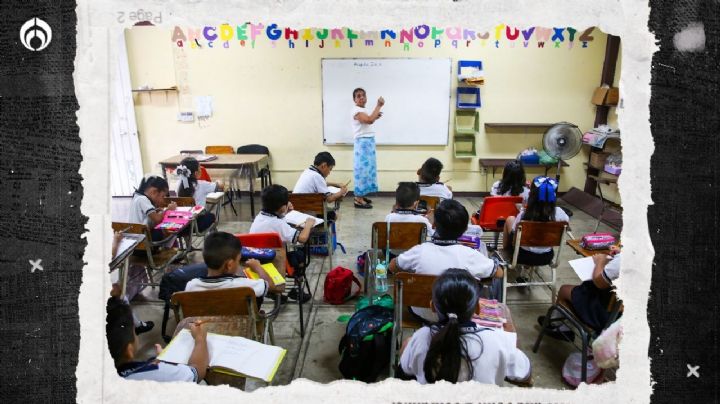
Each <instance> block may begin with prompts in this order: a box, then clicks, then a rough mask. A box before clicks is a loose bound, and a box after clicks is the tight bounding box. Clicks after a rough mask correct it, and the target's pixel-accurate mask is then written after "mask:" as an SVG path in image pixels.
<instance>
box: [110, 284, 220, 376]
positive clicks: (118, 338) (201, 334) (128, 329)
mask: <svg viewBox="0 0 720 404" xmlns="http://www.w3.org/2000/svg"><path fill="white" fill-rule="evenodd" d="M105 332H106V336H107V341H108V348H109V349H110V355H111V356H112V358H113V359H114V361H115V368H116V369H117V372H118V374H119V375H120V376H121V377H124V378H126V379H129V380H153V381H156V382H178V381H184V382H193V383H198V382H200V381H201V380H202V379H204V378H205V372H206V370H207V367H208V347H207V331H205V327H204V326H203V325H202V322H195V323H194V324H192V325H191V326H190V334H191V335H192V337H193V339H194V340H195V347H194V348H193V351H192V353H191V354H190V359H189V360H188V364H187V365H182V364H177V365H176V364H172V363H166V362H162V361H159V360H156V359H154V358H152V359H150V360H138V358H137V357H136V354H137V348H138V339H137V336H136V335H135V331H134V327H133V316H132V310H131V309H130V306H128V305H127V304H125V303H124V302H123V301H122V300H120V299H117V298H112V297H111V298H110V300H108V304H107V319H106V324H105ZM156 348H159V345H157V346H156ZM158 353H159V349H158Z"/></svg>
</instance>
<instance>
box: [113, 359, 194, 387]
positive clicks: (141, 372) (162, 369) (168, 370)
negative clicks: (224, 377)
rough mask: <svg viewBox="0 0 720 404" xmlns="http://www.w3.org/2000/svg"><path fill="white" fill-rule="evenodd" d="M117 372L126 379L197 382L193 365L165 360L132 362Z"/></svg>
mask: <svg viewBox="0 0 720 404" xmlns="http://www.w3.org/2000/svg"><path fill="white" fill-rule="evenodd" d="M118 374H120V376H122V377H124V378H125V379H128V380H153V381H156V382H193V383H197V382H199V381H200V380H199V378H198V374H197V370H195V368H194V367H192V366H188V365H183V364H177V365H176V364H173V363H165V362H158V363H152V362H133V363H128V364H126V365H124V366H123V367H121V368H120V369H118Z"/></svg>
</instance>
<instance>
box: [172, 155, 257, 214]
mask: <svg viewBox="0 0 720 404" xmlns="http://www.w3.org/2000/svg"><path fill="white" fill-rule="evenodd" d="M215 156H216V157H217V158H216V159H213V160H210V161H201V162H200V165H202V166H203V167H205V168H210V169H230V170H237V172H238V174H239V175H240V176H244V175H245V174H246V175H247V179H248V186H249V191H250V214H251V216H252V217H255V201H254V199H253V194H254V192H255V178H257V176H258V171H259V169H258V166H259V165H260V163H261V162H262V161H263V160H265V159H267V158H268V156H267V155H265V154H217V155H215ZM185 157H188V156H186V155H182V154H178V155H175V156H172V157H169V158H167V159H165V160H163V161H161V162H160V167H161V168H162V173H163V177H165V179H167V174H166V169H168V168H176V167H177V166H178V165H179V164H180V162H181V161H182V160H183V159H184V158H185Z"/></svg>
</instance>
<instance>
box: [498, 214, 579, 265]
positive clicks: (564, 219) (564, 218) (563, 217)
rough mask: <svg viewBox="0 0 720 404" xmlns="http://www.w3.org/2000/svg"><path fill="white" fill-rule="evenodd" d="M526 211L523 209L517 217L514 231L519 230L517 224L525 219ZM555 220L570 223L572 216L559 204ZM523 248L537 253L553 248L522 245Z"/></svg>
mask: <svg viewBox="0 0 720 404" xmlns="http://www.w3.org/2000/svg"><path fill="white" fill-rule="evenodd" d="M524 213H525V210H521V211H520V213H518V215H517V216H516V217H515V222H513V229H512V231H513V232H515V231H517V226H518V224H519V223H520V221H521V220H523V219H522V218H523V215H524ZM555 221H556V222H568V223H570V218H569V217H568V215H567V214H566V213H565V211H564V210H562V209H560V208H559V207H558V206H556V207H555ZM520 248H522V249H523V250H527V251H530V252H532V253H535V254H544V253H546V252H548V251H550V250H552V248H551V247H520Z"/></svg>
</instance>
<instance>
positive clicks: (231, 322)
mask: <svg viewBox="0 0 720 404" xmlns="http://www.w3.org/2000/svg"><path fill="white" fill-rule="evenodd" d="M198 320H202V321H203V323H205V329H206V330H207V332H209V333H215V334H221V335H230V336H234V337H244V338H247V339H252V338H253V328H254V324H253V323H252V321H251V319H250V316H198V317H186V318H184V319H183V320H182V321H180V324H178V325H177V327H175V333H174V334H173V336H175V335H177V334H178V333H179V332H180V331H181V330H182V329H184V328H188V329H189V328H190V324H191V323H193V322H195V321H198ZM245 380H246V378H245V377H244V376H240V375H231V374H227V373H224V372H217V371H215V370H214V369H213V368H212V367H210V368H208V370H207V373H206V374H205V382H207V384H208V385H210V386H220V385H223V384H228V385H230V386H232V387H236V388H239V389H241V390H242V389H245Z"/></svg>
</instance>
